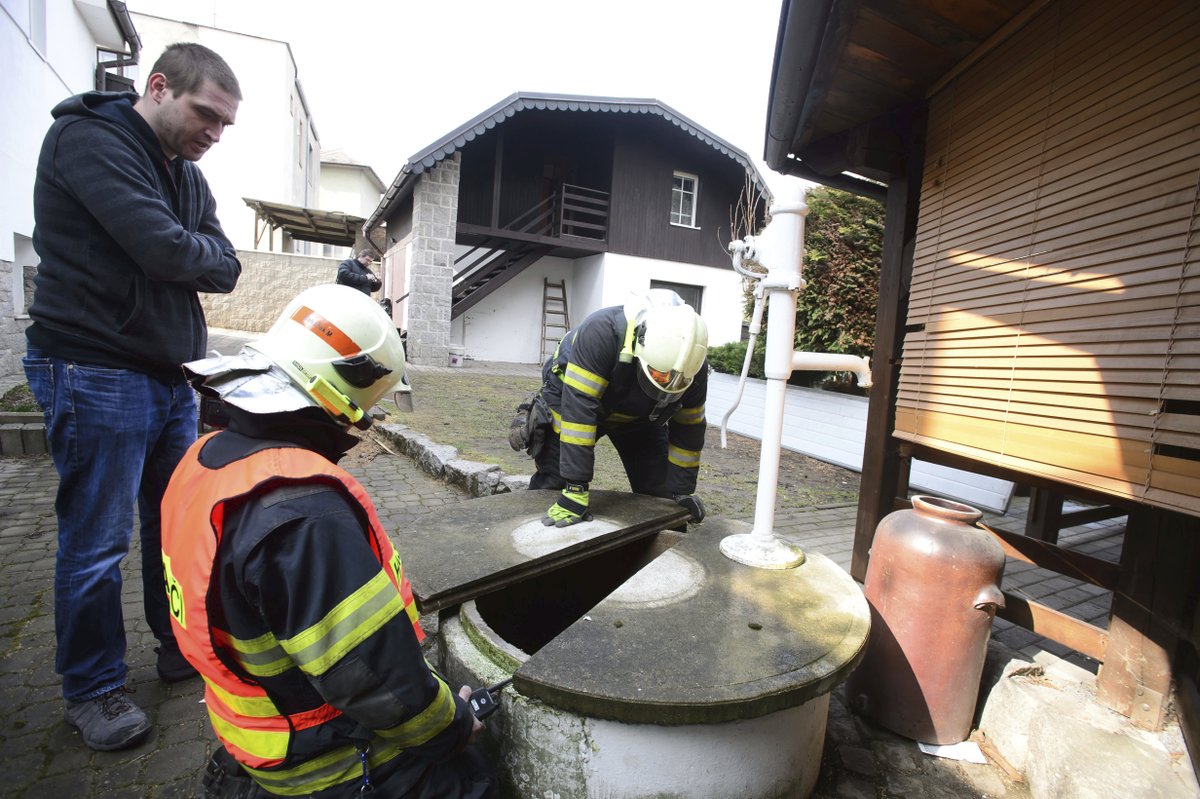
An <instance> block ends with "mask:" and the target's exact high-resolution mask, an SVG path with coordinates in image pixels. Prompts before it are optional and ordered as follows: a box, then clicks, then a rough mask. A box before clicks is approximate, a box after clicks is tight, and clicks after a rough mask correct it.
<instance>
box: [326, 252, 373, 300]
mask: <svg viewBox="0 0 1200 799" xmlns="http://www.w3.org/2000/svg"><path fill="white" fill-rule="evenodd" d="M373 260H374V254H373V253H372V252H371V251H370V250H360V251H359V253H358V255H357V256H355V257H354V258H347V259H346V260H344V261H342V262H341V263H340V264H338V272H337V283H338V285H339V286H350V287H352V288H356V289H358V290H359V291H361V292H362V293H363V294H370V293H371V292H373V291H379V287H380V286H382V285H383V281H382V280H380V279H379V277H378V276H377V275H376V274H375V273H374V272H372V271H371V262H372V261H373Z"/></svg>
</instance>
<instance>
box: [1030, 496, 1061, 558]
mask: <svg viewBox="0 0 1200 799" xmlns="http://www.w3.org/2000/svg"><path fill="white" fill-rule="evenodd" d="M1062 504H1063V495H1062V494H1061V493H1059V492H1058V491H1052V490H1050V489H1047V488H1040V487H1038V486H1032V487H1030V489H1029V512H1028V513H1027V514H1026V515H1025V535H1027V536H1029V537H1030V538H1036V539H1037V540H1038V541H1046V542H1049V543H1051V544H1056V543H1058V531H1059V530H1060V529H1061V528H1062Z"/></svg>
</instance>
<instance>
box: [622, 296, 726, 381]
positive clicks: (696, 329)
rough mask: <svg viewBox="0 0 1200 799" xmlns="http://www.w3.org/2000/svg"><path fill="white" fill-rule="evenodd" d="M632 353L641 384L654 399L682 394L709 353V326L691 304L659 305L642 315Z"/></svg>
mask: <svg viewBox="0 0 1200 799" xmlns="http://www.w3.org/2000/svg"><path fill="white" fill-rule="evenodd" d="M633 355H634V357H635V358H637V361H638V367H639V369H638V384H639V385H640V386H641V387H642V390H643V391H645V392H646V393H647V394H649V395H650V396H651V397H653V398H654V399H659V400H661V399H664V398H669V396H671V395H675V394H680V393H682V392H684V391H686V390H687V388H688V386H690V385H691V384H692V380H694V379H695V377H696V374H697V373H698V372H699V371H700V368H701V367H702V366H703V365H704V359H705V357H706V356H707V355H708V326H707V325H705V324H704V320H703V319H701V318H700V314H698V313H696V312H695V311H694V310H692V308H691V306H689V305H659V306H653V307H650V308H647V309H646V310H645V311H644V312H643V313H642V314H640V315H639V318H638V320H637V326H636V328H635V331H634V340H633Z"/></svg>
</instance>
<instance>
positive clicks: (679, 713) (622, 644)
mask: <svg viewBox="0 0 1200 799" xmlns="http://www.w3.org/2000/svg"><path fill="white" fill-rule="evenodd" d="M750 529H751V528H750V525H748V524H745V523H743V522H736V521H730V520H726V519H712V518H710V519H709V520H708V521H706V522H705V523H703V524H701V525H698V526H696V527H695V528H694V529H693V530H692V531H691V532H689V533H688V535H687V536H685V537H684V538H683V539H682V540H681V541H680V542H679V543H678V544H676V545H675V546H674V547H673V548H671V549H670V550H668V551H667V552H665V553H664V554H662V555H660V556H659V557H658V558H656V559H655V560H653V561H651V562H650V563H649V564H648V565H647V566H646V567H644V568H643V569H642V570H641V571H639V572H638V573H637V574H635V575H634V576H633V577H632V578H631V579H630V580H628V581H627V582H626V583H625V584H624V585H623V586H621V587H620V588H618V589H617V590H616V591H614V592H613V593H612V594H610V595H609V596H608V597H607V598H606V599H604V600H603V601H602V602H601V603H600V604H599V605H597V606H596V607H594V608H593V609H592V610H591V611H590V612H588V614H587V615H586V616H584V618H582V619H580V620H579V621H577V622H575V624H573V625H572V626H570V627H569V628H568V629H566V630H565V631H564V632H562V633H560V634H559V635H558V636H557V637H556V638H555V639H554V640H553V641H551V642H549V643H548V644H546V645H545V646H544V647H543V648H542V649H540V650H539V651H538V652H537V653H536V654H534V655H533V656H531V657H530V658H529V660H528V661H527V662H526V663H525V664H524V665H522V666H521V667H520V668H519V669H518V670H517V671H516V673H515V674H514V685H515V687H516V688H517V690H519V691H520V692H521V693H523V694H526V695H528V696H532V697H535V698H537V699H540V700H542V701H544V702H546V703H547V704H550V705H552V706H555V707H559V708H562V709H564V710H569V711H572V712H576V713H580V714H584V715H587V716H593V717H597V718H605V719H612V720H616V721H624V722H629V723H651V724H692V723H713V722H723V721H732V720H736V719H748V718H755V717H758V716H762V715H766V714H768V713H773V712H776V711H778V710H782V709H784V708H789V707H795V706H797V705H800V704H803V703H804V702H806V701H808V700H810V699H813V698H815V697H818V696H821V695H824V694H827V693H829V692H830V691H832V690H833V689H834V688H835V687H836V686H837V685H838V684H839V683H841V682H842V681H843V680H844V679H845V678H846V677H847V676H848V675H849V673H850V672H851V671H852V670H853V668H854V667H855V666H856V665H857V664H858V662H859V660H860V659H861V657H862V654H863V651H864V647H865V645H866V641H867V633H868V631H869V629H870V612H869V610H868V607H867V603H866V599H865V598H864V597H863V594H862V591H861V589H860V588H859V587H858V585H857V584H856V583H855V582H854V581H853V580H852V579H851V578H850V576H849V575H848V574H847V573H846V572H845V571H843V570H842V569H841V568H840V567H839V566H837V565H836V564H834V563H833V562H832V561H830V560H829V559H828V558H826V557H824V556H822V555H819V554H817V553H809V558H808V560H807V562H806V563H804V564H803V565H801V566H799V567H796V568H794V569H759V568H754V567H751V566H745V565H743V564H740V563H736V562H734V561H732V560H729V559H728V558H727V557H725V555H723V554H722V553H721V552H720V549H719V545H720V542H721V539H723V538H724V537H725V536H727V535H731V534H735V533H748V532H750Z"/></svg>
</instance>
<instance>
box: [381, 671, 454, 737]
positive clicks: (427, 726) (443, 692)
mask: <svg viewBox="0 0 1200 799" xmlns="http://www.w3.org/2000/svg"><path fill="white" fill-rule="evenodd" d="M434 678H435V679H437V681H438V692H437V696H435V697H434V698H433V701H432V702H430V703H429V705H428V706H427V707H426V708H425V709H424V710H422V711H421V712H420V713H418V714H417V715H415V716H413V717H412V718H411V719H409V720H408V721H406V722H404V723H403V724H397V725H396V726H395V727H392V728H391V729H387V730H379V735H381V736H383V737H384V738H386V739H388V741H389V742H390V743H395V744H397V745H399V746H402V747H410V746H420V745H421V744H423V743H425V742H426V741H428V740H430V739H431V738H433V737H434V736H435V735H437V734H438V733H439V732H441V731H442V730H444V729H446V727H448V726H449V725H450V722H452V721H454V692H453V691H451V690H450V686H449V685H446V683H445V681H444V680H442V678H441V677H438V676H437V675H436V674H435V675H434Z"/></svg>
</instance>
